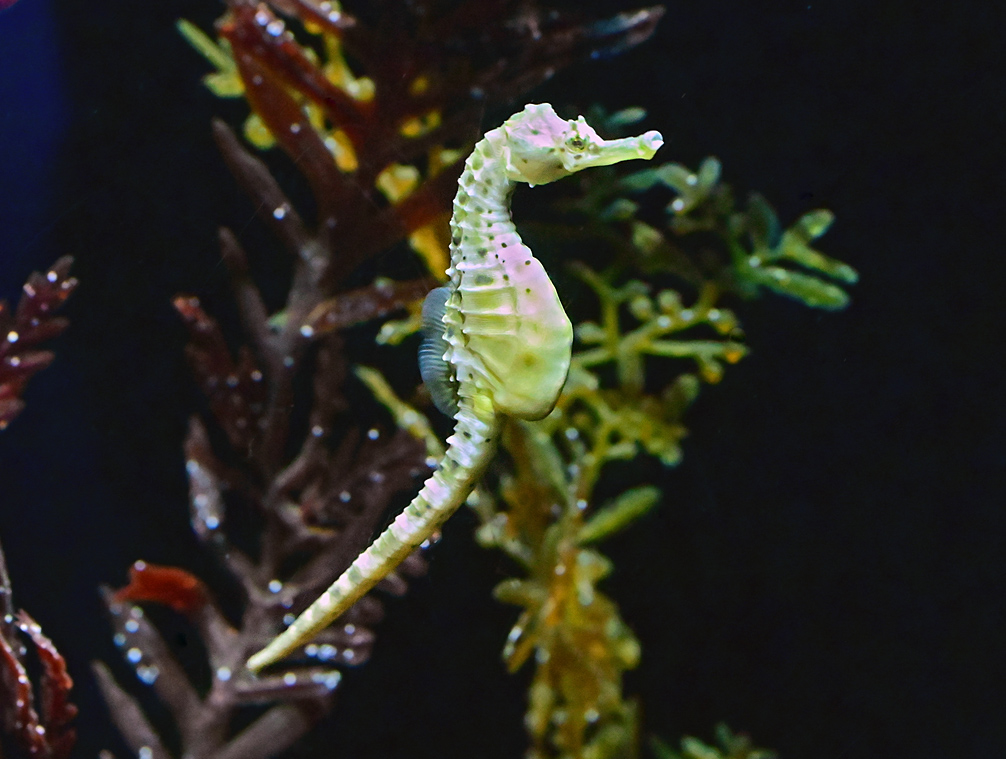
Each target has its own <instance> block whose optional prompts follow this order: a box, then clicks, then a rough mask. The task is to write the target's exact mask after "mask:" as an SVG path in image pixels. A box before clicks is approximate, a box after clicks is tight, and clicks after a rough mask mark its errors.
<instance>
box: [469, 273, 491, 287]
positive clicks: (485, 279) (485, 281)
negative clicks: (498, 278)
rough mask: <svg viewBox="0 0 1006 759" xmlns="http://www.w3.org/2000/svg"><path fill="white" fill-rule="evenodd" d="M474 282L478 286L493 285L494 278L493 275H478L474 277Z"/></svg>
mask: <svg viewBox="0 0 1006 759" xmlns="http://www.w3.org/2000/svg"><path fill="white" fill-rule="evenodd" d="M472 281H473V282H474V283H475V284H476V285H491V284H492V283H493V278H492V275H491V274H481V273H480V274H476V275H474V276H473V277H472Z"/></svg>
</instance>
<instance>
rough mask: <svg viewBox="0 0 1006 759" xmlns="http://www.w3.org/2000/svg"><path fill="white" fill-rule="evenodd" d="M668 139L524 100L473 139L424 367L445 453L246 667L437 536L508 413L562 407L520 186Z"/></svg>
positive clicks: (546, 300)
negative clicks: (600, 131)
mask: <svg viewBox="0 0 1006 759" xmlns="http://www.w3.org/2000/svg"><path fill="white" fill-rule="evenodd" d="M661 143H662V140H661V138H660V135H659V134H658V133H656V132H647V133H646V134H645V135H642V136H640V137H633V138H627V139H624V140H611V141H607V140H602V139H601V138H600V137H598V136H597V134H596V132H594V130H593V129H591V128H590V127H589V126H588V125H587V124H586V122H585V121H584V120H583V117H580V119H578V120H576V121H567V120H564V119H560V118H559V117H558V116H557V115H556V114H555V111H553V110H552V107H551V106H550V105H547V104H543V105H529V106H526V107H525V108H524V110H523V111H521V112H520V113H517V114H515V115H514V116H512V117H511V118H510V119H508V120H507V121H506V122H505V123H504V124H503V125H502V126H501V127H499V128H497V129H494V130H492V131H491V132H488V133H487V134H486V135H485V137H484V138H483V139H482V140H481V141H480V142H479V143H478V145H476V146H475V149H474V151H473V152H472V154H471V155H470V156H469V158H468V160H467V161H466V162H465V169H464V172H463V173H462V175H461V179H460V180H459V183H458V184H459V187H458V192H457V195H456V197H455V199H454V213H453V216H452V218H451V265H450V268H448V270H447V274H448V277H449V279H450V283H449V284H448V285H447V287H448V288H449V289H450V292H449V293H448V295H447V298H446V303H445V304H444V308H443V317H442V321H443V325H444V332H443V337H442V339H443V342H437V343H435V344H436V345H441V346H443V349H444V355H443V357H442V361H443V363H442V364H441V365H439V366H432V367H431V366H427V367H426V369H425V370H424V373H423V374H424V377H427V376H433V375H435V374H436V373H437V372H438V371H441V372H443V373H444V376H443V377H440V378H439V379H440V380H441V382H439V383H438V385H439V386H441V387H443V388H453V389H456V394H457V398H456V399H451V401H452V402H451V405H452V407H454V408H456V412H455V413H454V419H455V428H454V433H453V434H452V435H451V436H450V437H449V438H448V439H447V443H448V448H447V451H446V453H445V454H444V458H443V460H442V461H441V462H440V464H439V466H438V468H437V471H435V472H434V473H433V475H432V476H431V477H430V478H429V479H428V480H427V481H426V483H425V484H424V485H423V487H422V489H421V490H420V491H419V494H418V495H417V496H416V497H415V499H413V501H412V503H410V504H409V505H408V506H407V507H406V508H405V510H404V511H403V512H402V513H401V514H399V515H398V517H397V518H396V519H395V520H394V522H392V524H391V525H390V526H389V527H388V528H387V529H386V530H385V531H384V532H383V533H382V534H381V535H380V536H379V537H378V538H377V540H375V541H374V543H373V544H372V545H371V546H370V547H369V548H368V549H367V550H366V551H364V552H363V553H362V554H360V556H358V557H357V558H356V560H354V561H353V563H352V565H350V567H349V568H348V569H347V570H346V571H345V572H344V573H343V574H342V575H341V576H340V577H339V578H338V579H337V580H336V581H335V582H334V583H333V584H332V585H331V587H329V589H328V590H326V591H325V592H324V593H323V594H322V595H321V597H320V598H318V599H317V600H316V601H315V602H314V603H313V604H312V605H311V606H310V607H309V608H308V609H307V610H306V611H305V612H304V613H303V614H301V616H300V617H299V618H298V619H297V620H296V621H294V623H293V624H292V625H291V626H290V627H289V628H287V629H286V630H285V631H284V632H283V633H282V634H281V635H279V636H278V637H277V638H276V639H275V640H273V641H272V642H271V643H270V644H269V645H268V646H266V648H264V649H263V650H261V651H259V652H258V653H257V654H255V655H254V656H252V657H251V658H250V659H249V660H248V668H249V669H250V670H252V671H258V670H260V669H261V668H263V667H265V666H267V665H269V664H272V663H273V662H276V661H278V660H280V659H281V658H283V657H284V656H286V655H288V654H289V653H291V652H292V651H294V650H295V649H296V648H297V647H299V646H301V645H304V644H305V643H307V642H308V641H309V640H310V639H311V638H312V637H313V636H315V635H317V634H318V633H319V632H320V631H321V630H322V629H324V628H325V627H326V626H328V625H329V624H331V623H332V622H333V621H334V620H335V619H336V618H337V617H338V616H339V615H340V614H342V613H343V612H344V611H346V609H348V608H349V607H350V606H352V605H353V604H354V603H355V602H356V601H357V600H359V599H360V598H361V597H362V596H363V595H364V594H366V593H367V592H368V591H369V590H370V589H371V588H372V587H373V586H374V585H375V584H377V583H378V582H379V581H380V580H381V578H383V577H384V576H386V575H387V574H388V573H389V572H391V571H392V570H393V569H394V568H395V567H396V566H398V564H400V563H401V562H402V561H403V560H404V559H405V557H406V556H408V554H409V553H410V552H411V551H413V550H414V549H415V548H416V547H417V546H419V545H420V544H422V543H423V541H425V540H427V539H429V538H430V537H431V536H432V535H433V533H434V532H435V531H436V530H437V528H438V527H439V526H440V524H441V523H443V521H444V520H446V519H447V518H448V517H449V516H450V515H451V514H453V513H454V511H455V510H456V509H457V508H458V506H460V505H461V503H462V502H463V501H464V500H465V498H467V497H468V494H469V493H470V492H471V490H472V488H473V487H474V486H475V483H476V482H477V480H478V479H479V477H481V476H482V472H483V471H484V470H485V467H486V466H487V465H488V463H489V461H490V460H491V458H492V455H493V452H494V450H495V443H496V437H497V432H498V428H499V419H500V416H501V415H508V416H514V417H517V418H521V419H541V418H542V417H544V416H546V415H547V414H548V413H549V412H550V411H551V410H552V407H553V406H554V405H555V402H556V400H557V398H558V397H559V393H560V391H561V390H562V386H563V383H564V382H565V380H566V373H567V371H568V370H569V361H570V354H571V349H572V341H573V328H572V325H571V324H570V321H569V318H568V317H567V316H566V312H565V311H564V310H563V307H562V304H561V303H560V301H559V296H558V294H557V293H556V291H555V287H554V286H553V285H552V282H551V280H550V279H549V278H548V275H547V274H546V272H545V269H544V267H542V265H541V263H539V261H538V260H537V259H536V258H535V257H534V256H533V255H532V254H531V251H530V250H529V249H528V247H527V246H526V245H524V243H523V242H522V241H521V239H520V237H519V236H518V234H517V230H516V228H515V227H514V225H513V221H512V220H511V218H510V210H509V202H510V194H511V193H512V192H513V188H514V186H515V185H516V183H518V182H526V183H528V184H531V185H532V186H533V185H535V184H544V183H546V182H552V181H555V180H556V179H559V178H561V177H564V176H568V175H569V174H571V173H573V172H575V171H579V170H580V169H583V168H589V167H591V166H604V165H608V164H612V163H617V162H619V161H624V160H629V159H633V158H650V157H652V156H653V154H654V152H655V151H656V149H657V148H658V147H660V144H661ZM428 358H430V357H429V356H428ZM432 358H433V360H434V361H435V359H436V356H435V355H434V356H433V357H432ZM438 405H440V406H441V408H443V405H441V404H440V403H438Z"/></svg>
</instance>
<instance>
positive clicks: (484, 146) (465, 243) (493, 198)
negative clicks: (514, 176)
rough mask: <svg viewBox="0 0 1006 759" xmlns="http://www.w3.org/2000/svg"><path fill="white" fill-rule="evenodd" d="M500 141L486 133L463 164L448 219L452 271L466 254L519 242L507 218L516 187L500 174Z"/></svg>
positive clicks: (498, 135) (496, 135)
mask: <svg viewBox="0 0 1006 759" xmlns="http://www.w3.org/2000/svg"><path fill="white" fill-rule="evenodd" d="M501 139H503V137H502V133H500V130H498V129H494V130H493V131H491V132H489V133H488V134H487V135H486V136H485V137H484V138H483V139H482V140H481V141H480V142H479V143H478V144H477V145H476V146H475V149H474V150H473V151H472V154H471V155H470V156H469V157H468V160H466V161H465V168H464V171H463V172H462V174H461V178H460V179H459V180H458V191H457V194H456V195H455V196H454V214H453V216H452V218H451V265H452V268H453V267H454V266H457V264H458V263H459V261H460V260H461V258H462V256H465V255H467V254H474V256H475V257H476V258H478V257H481V256H484V255H485V254H486V252H487V250H488V249H490V248H495V247H499V246H500V244H501V243H506V244H507V245H515V244H519V243H520V241H521V240H520V237H519V235H517V229H516V227H514V224H513V220H512V219H511V217H510V196H511V194H512V193H513V190H514V187H515V186H516V183H515V182H514V181H513V180H511V179H509V178H507V176H506V173H505V172H504V171H503V167H502V165H501V164H502V161H503V157H502V150H501V149H500V146H499V142H500V140H501ZM448 274H449V275H450V274H453V272H448Z"/></svg>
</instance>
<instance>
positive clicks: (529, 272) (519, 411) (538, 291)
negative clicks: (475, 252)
mask: <svg viewBox="0 0 1006 759" xmlns="http://www.w3.org/2000/svg"><path fill="white" fill-rule="evenodd" d="M456 269H457V271H458V274H459V275H460V277H459V282H458V288H457V291H456V295H455V299H456V301H455V302H456V306H457V309H458V311H459V312H460V316H461V319H460V325H459V326H460V329H461V333H462V335H463V338H462V339H463V341H464V346H465V351H466V352H467V353H468V354H469V355H471V354H474V355H476V356H478V358H479V359H480V362H479V366H477V367H476V368H475V371H476V372H477V373H478V374H480V375H481V377H480V379H481V381H482V383H483V384H484V385H485V386H486V387H487V389H488V390H489V391H490V392H491V395H492V399H493V404H494V406H495V407H496V409H497V410H498V411H500V412H502V413H506V414H509V415H510V416H515V417H518V418H520V419H541V418H542V417H544V416H546V415H548V413H549V412H550V411H551V410H552V407H553V406H554V405H555V400H556V398H557V397H558V396H559V391H560V390H562V386H563V383H564V382H565V381H566V374H567V372H568V371H569V358H570V345H571V343H572V340H573V326H572V324H570V321H569V318H568V317H567V316H566V312H565V311H564V310H563V308H562V304H561V303H560V302H559V296H558V294H557V293H556V291H555V287H554V286H553V285H552V282H551V280H550V279H549V278H548V275H547V274H546V273H545V269H544V268H543V267H542V265H541V263H540V262H539V261H538V259H536V258H534V256H532V255H531V251H530V250H528V249H527V247H525V246H524V245H522V244H518V245H513V246H510V247H508V248H505V249H504V248H498V249H497V252H496V253H492V254H489V255H486V256H484V257H483V259H482V260H481V261H478V262H471V263H469V262H468V261H463V262H461V263H459V264H458V265H457V267H456ZM504 378H505V379H504Z"/></svg>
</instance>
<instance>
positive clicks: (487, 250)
mask: <svg viewBox="0 0 1006 759" xmlns="http://www.w3.org/2000/svg"><path fill="white" fill-rule="evenodd" d="M488 252H489V249H488V248H479V250H478V253H479V255H480V256H484V255H486V254H487V253H488Z"/></svg>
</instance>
